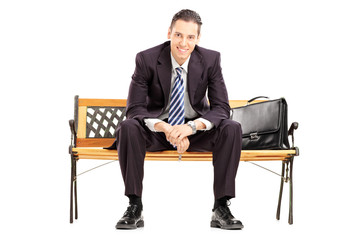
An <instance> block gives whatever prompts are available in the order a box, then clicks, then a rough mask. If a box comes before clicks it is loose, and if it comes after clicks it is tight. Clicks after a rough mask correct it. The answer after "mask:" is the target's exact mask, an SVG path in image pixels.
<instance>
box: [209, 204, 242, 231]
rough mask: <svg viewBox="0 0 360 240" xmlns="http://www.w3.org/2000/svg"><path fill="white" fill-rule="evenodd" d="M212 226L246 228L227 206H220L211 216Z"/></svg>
mask: <svg viewBox="0 0 360 240" xmlns="http://www.w3.org/2000/svg"><path fill="white" fill-rule="evenodd" d="M210 226H211V227H214V228H222V229H229V230H230V229H233V230H235V229H238V230H240V229H243V228H244V225H243V224H242V223H241V221H239V220H237V219H235V217H234V216H233V215H232V214H231V212H230V209H229V208H228V207H227V206H226V207H224V206H220V207H218V208H216V209H215V210H214V212H213V214H212V217H211V223H210Z"/></svg>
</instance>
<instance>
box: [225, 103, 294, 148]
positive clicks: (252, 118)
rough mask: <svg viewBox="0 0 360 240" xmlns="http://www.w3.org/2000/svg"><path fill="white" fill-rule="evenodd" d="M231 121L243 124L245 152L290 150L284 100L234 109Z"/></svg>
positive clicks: (243, 146)
mask: <svg viewBox="0 0 360 240" xmlns="http://www.w3.org/2000/svg"><path fill="white" fill-rule="evenodd" d="M231 119H232V120H235V121H237V122H239V123H241V126H242V131H243V138H242V149H243V150H262V149H269V150H270V149H289V148H290V145H289V139H288V129H287V103H286V100H285V99H284V98H280V99H276V100H269V101H265V102H260V103H254V104H250V105H247V106H243V107H238V108H233V109H232V116H231Z"/></svg>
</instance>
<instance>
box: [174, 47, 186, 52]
mask: <svg viewBox="0 0 360 240" xmlns="http://www.w3.org/2000/svg"><path fill="white" fill-rule="evenodd" d="M177 49H178V50H179V51H180V52H181V53H186V52H187V51H188V50H187V49H182V48H179V47H178V48H177Z"/></svg>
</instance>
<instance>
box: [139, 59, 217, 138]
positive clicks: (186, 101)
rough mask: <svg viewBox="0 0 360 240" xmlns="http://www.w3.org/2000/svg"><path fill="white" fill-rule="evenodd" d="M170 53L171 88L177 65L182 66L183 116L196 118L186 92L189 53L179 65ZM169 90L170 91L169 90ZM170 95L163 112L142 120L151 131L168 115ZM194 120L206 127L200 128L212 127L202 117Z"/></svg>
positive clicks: (212, 125)
mask: <svg viewBox="0 0 360 240" xmlns="http://www.w3.org/2000/svg"><path fill="white" fill-rule="evenodd" d="M170 55H171V63H172V72H171V88H170V89H173V87H174V84H175V79H176V70H175V69H176V68H178V67H182V69H183V71H182V78H183V81H184V89H185V94H184V107H185V118H189V119H193V118H196V117H197V116H198V114H197V113H196V112H195V111H194V109H193V108H192V106H191V104H190V99H189V94H188V89H187V74H188V64H189V60H190V57H191V55H190V56H189V58H188V59H187V60H186V61H185V63H184V64H183V65H181V66H180V65H179V64H178V63H177V62H176V60H175V58H174V57H173V56H172V54H171V53H170ZM170 92H171V91H170ZM170 97H171V94H170V96H169V101H168V105H167V106H166V109H165V111H164V113H163V114H161V115H160V116H159V117H158V118H145V119H144V122H145V125H146V126H147V127H148V128H149V129H150V130H151V131H153V132H156V130H155V128H154V125H155V124H156V123H158V122H162V120H164V119H166V118H168V117H169V109H170ZM196 120H199V121H201V122H202V123H204V124H205V126H206V128H205V129H202V130H210V129H212V128H213V127H214V124H213V123H212V122H210V121H208V120H206V119H204V118H197V119H196Z"/></svg>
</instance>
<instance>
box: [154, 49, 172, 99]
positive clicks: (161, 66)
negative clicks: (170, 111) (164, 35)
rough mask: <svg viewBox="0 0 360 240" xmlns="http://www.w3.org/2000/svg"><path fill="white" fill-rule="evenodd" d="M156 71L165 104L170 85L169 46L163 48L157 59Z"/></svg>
mask: <svg viewBox="0 0 360 240" xmlns="http://www.w3.org/2000/svg"><path fill="white" fill-rule="evenodd" d="M157 72H158V75H159V81H160V85H161V88H162V91H163V93H164V98H165V105H164V106H167V104H168V101H169V95H170V87H171V58H170V46H167V47H165V48H164V49H163V51H162V52H161V54H160V57H159V59H158V65H157Z"/></svg>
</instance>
